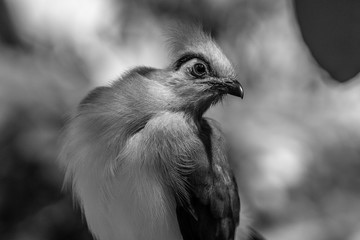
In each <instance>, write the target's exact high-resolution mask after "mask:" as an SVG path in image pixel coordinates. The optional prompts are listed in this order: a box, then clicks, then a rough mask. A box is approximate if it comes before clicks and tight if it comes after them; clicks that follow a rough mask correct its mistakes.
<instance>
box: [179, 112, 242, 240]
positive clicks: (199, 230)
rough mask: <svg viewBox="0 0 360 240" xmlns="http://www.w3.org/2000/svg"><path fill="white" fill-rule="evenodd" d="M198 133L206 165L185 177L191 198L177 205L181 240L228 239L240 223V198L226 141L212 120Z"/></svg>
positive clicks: (206, 122) (204, 121) (204, 122)
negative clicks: (228, 157)
mask: <svg viewBox="0 0 360 240" xmlns="http://www.w3.org/2000/svg"><path fill="white" fill-rule="evenodd" d="M198 136H199V138H200V139H201V141H202V143H203V145H204V148H205V149H206V158H207V164H204V165H200V166H197V168H196V170H195V171H194V172H193V173H191V174H190V175H188V176H186V178H187V180H188V182H189V183H190V186H191V188H190V189H189V192H190V199H189V201H188V202H185V203H184V202H178V205H177V211H176V212H177V218H178V222H179V226H180V230H181V232H182V235H183V238H184V240H205V239H207V240H212V239H214V240H231V239H234V234H235V229H236V227H237V225H238V223H239V212H240V200H239V196H238V191H237V185H236V181H235V178H234V176H233V174H232V172H231V169H230V166H229V164H228V160H227V150H226V143H225V140H224V137H223V135H222V133H221V131H220V130H219V128H218V127H217V125H216V124H215V123H214V122H213V121H212V120H205V119H203V120H202V122H201V124H200V128H199V134H198Z"/></svg>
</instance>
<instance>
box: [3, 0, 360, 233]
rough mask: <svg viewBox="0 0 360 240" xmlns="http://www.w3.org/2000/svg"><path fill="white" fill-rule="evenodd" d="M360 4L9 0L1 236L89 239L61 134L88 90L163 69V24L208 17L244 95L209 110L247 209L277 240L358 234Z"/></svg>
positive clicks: (326, 0)
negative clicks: (223, 135) (67, 176)
mask: <svg viewBox="0 0 360 240" xmlns="http://www.w3.org/2000/svg"><path fill="white" fill-rule="evenodd" d="M359 11H360V2H359V1H357V0H348V1H337V0H317V1H312V0H298V1H289V0H273V1H267V0H224V1H216V0H198V1H195V0H186V1H176V0H171V1H169V0H148V1H144V0H133V1H130V0H129V1H125V0H122V1H121V0H76V1H73V0H61V1H60V0H57V1H47V0H0V239H4V240H57V239H59V240H60V239H69V240H71V239H77V240H91V239H92V237H91V234H90V233H89V232H88V230H87V227H86V224H85V223H84V220H83V219H82V217H81V214H80V212H79V209H77V208H76V206H74V204H73V203H72V201H71V200H72V199H71V194H69V193H68V192H63V191H61V188H62V178H63V175H62V174H63V173H62V172H61V170H60V169H59V167H58V165H57V163H56V159H57V155H58V149H59V139H58V138H59V134H60V132H61V129H62V128H63V126H64V124H65V122H66V119H67V117H68V116H69V114H71V112H72V111H73V110H74V108H75V107H76V105H77V104H78V102H79V101H80V100H81V99H82V98H83V97H84V96H85V94H86V93H87V92H88V91H89V90H90V89H92V88H94V87H95V86H99V85H105V84H107V83H109V82H111V81H113V80H114V79H116V78H118V77H119V76H120V75H121V73H122V72H123V71H125V70H126V69H128V68H129V67H133V66H137V65H149V66H153V67H165V66H166V65H167V64H169V62H168V52H167V50H166V46H165V44H164V41H165V38H164V33H163V30H164V28H165V26H166V24H168V23H169V22H172V21H181V20H186V21H189V20H191V19H196V20H200V21H201V22H202V23H203V25H204V27H205V28H206V29H208V30H209V31H211V33H212V35H213V37H214V38H215V39H216V40H217V42H218V43H219V45H220V46H221V47H222V48H223V50H224V52H225V53H226V54H227V56H228V57H229V58H230V60H231V61H232V62H233V63H234V66H235V67H236V70H237V72H238V74H239V76H240V78H241V82H242V83H243V86H244V88H245V99H244V100H243V101H239V100H238V99H235V98H232V97H228V98H227V99H226V100H225V101H224V103H223V104H221V105H219V106H216V107H214V108H212V109H210V110H209V112H208V113H207V114H208V115H209V116H212V117H213V118H216V119H217V120H218V121H219V122H220V123H221V125H222V126H223V128H224V129H225V131H226V132H228V135H229V139H230V140H231V144H232V145H233V149H234V150H233V155H234V156H233V159H234V162H233V165H234V169H235V173H236V175H237V179H238V182H239V187H240V191H241V199H242V207H243V212H244V213H245V214H246V215H247V216H248V218H250V219H251V221H252V222H253V224H254V225H255V227H256V228H258V229H259V230H260V231H261V232H262V233H263V234H264V235H265V236H266V237H267V238H268V239H269V240H300V239H301V240H303V239H307V240H325V239H326V240H359V239H360V79H359V78H360V77H358V76H357V74H358V72H359V70H360V15H359V14H358V13H359Z"/></svg>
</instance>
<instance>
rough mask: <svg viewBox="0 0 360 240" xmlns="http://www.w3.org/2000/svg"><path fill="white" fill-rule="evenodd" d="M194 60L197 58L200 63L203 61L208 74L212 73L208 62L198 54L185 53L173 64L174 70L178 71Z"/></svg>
mask: <svg viewBox="0 0 360 240" xmlns="http://www.w3.org/2000/svg"><path fill="white" fill-rule="evenodd" d="M194 58H197V59H200V60H201V61H203V62H204V63H205V64H206V67H207V69H208V70H209V72H210V73H212V72H213V71H212V68H211V66H210V62H209V61H208V60H207V59H206V58H205V56H204V55H202V54H199V53H192V52H190V53H185V54H183V55H182V56H181V57H180V58H179V59H178V60H177V61H176V62H175V64H174V68H175V71H177V70H179V69H180V68H181V66H182V65H183V64H184V63H186V62H188V61H190V60H191V59H194Z"/></svg>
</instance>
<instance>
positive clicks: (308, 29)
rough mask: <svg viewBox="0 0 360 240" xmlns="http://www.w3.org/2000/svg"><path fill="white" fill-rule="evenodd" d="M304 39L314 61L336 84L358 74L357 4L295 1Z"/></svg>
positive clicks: (359, 7) (359, 31)
mask: <svg viewBox="0 0 360 240" xmlns="http://www.w3.org/2000/svg"><path fill="white" fill-rule="evenodd" d="M294 3H295V4H294V5H295V9H296V16H297V19H298V22H299V25H300V29H301V32H302V35H303V38H304V40H305V42H306V44H307V45H308V47H309V48H310V50H311V52H312V54H313V56H314V58H315V59H316V61H317V62H318V63H319V64H320V66H321V67H323V68H324V69H325V70H326V71H328V72H329V73H330V75H331V76H332V77H333V78H334V79H335V80H337V81H339V82H345V81H348V80H350V79H351V78H353V77H354V76H355V75H356V74H357V73H358V72H359V71H360V44H359V43H360V14H359V11H360V1H358V0H347V1H338V0H317V1H313V0H295V1H294Z"/></svg>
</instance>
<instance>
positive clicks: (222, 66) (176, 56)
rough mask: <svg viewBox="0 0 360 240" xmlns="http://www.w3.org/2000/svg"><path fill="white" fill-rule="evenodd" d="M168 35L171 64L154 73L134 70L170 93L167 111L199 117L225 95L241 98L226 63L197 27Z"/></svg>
mask: <svg viewBox="0 0 360 240" xmlns="http://www.w3.org/2000/svg"><path fill="white" fill-rule="evenodd" d="M169 35H170V36H169V45H170V50H171V52H170V54H171V59H172V61H171V64H170V65H169V66H168V67H167V68H166V69H164V70H158V71H154V69H148V68H141V69H138V73H140V74H141V75H143V76H145V77H149V78H151V79H155V80H156V82H157V83H160V84H161V85H162V86H164V87H165V88H166V89H167V90H168V91H170V92H171V93H172V94H171V95H173V98H171V99H167V102H168V107H169V108H171V109H172V110H174V111H185V112H187V113H190V114H191V115H192V116H196V117H201V116H202V114H203V113H204V112H205V111H206V110H207V109H208V108H209V107H210V106H211V105H212V104H215V103H217V102H218V101H220V100H221V99H222V97H223V96H225V95H226V94H230V95H234V96H238V97H241V98H242V97H243V96H244V92H243V88H242V86H241V84H240V83H239V82H238V80H237V77H236V74H235V71H234V68H233V67H232V65H231V63H230V61H229V60H228V59H227V57H226V56H225V55H224V54H223V53H222V51H221V50H220V48H219V47H218V45H217V44H216V43H215V42H214V41H213V40H212V38H211V37H210V36H209V35H207V34H205V33H204V31H203V30H202V29H201V27H199V26H194V25H190V26H189V25H186V26H185V25H179V26H177V27H175V28H174V30H171V31H170V33H169ZM154 92H155V91H154ZM159 95H160V94H159ZM167 96H169V95H167Z"/></svg>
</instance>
